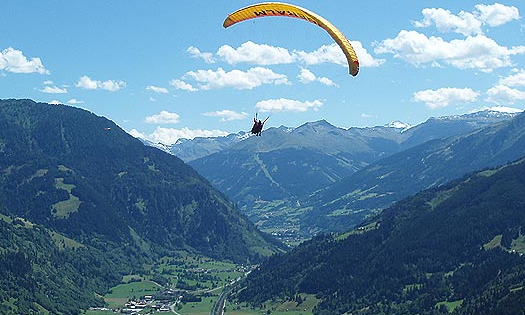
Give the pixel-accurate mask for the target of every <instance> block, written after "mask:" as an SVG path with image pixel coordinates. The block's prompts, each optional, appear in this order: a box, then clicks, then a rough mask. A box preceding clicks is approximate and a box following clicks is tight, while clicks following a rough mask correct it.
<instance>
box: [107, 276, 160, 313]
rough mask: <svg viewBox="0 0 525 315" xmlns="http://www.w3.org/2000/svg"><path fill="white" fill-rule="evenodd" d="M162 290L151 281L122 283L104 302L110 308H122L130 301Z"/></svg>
mask: <svg viewBox="0 0 525 315" xmlns="http://www.w3.org/2000/svg"><path fill="white" fill-rule="evenodd" d="M160 289H162V288H161V287H160V286H159V285H158V284H156V283H153V282H151V281H140V282H131V283H122V284H119V285H117V286H116V287H113V288H112V289H111V290H110V292H109V293H108V294H106V295H105V296H104V300H105V301H106V303H108V307H109V308H112V309H113V308H121V307H122V306H123V305H124V304H125V303H126V302H128V301H129V300H135V299H139V298H140V297H141V296H144V295H153V294H155V293H157V292H158V291H159V290H160Z"/></svg>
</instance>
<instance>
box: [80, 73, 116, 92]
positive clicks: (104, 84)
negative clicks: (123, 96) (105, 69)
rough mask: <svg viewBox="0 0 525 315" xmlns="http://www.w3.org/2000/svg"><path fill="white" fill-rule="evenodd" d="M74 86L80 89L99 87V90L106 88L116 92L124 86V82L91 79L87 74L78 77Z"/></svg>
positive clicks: (96, 88)
mask: <svg viewBox="0 0 525 315" xmlns="http://www.w3.org/2000/svg"><path fill="white" fill-rule="evenodd" d="M75 86H76V87H79V88H81V89H86V90H98V89H101V90H106V91H110V92H116V91H118V90H120V89H121V88H123V87H125V86H126V82H124V81H113V80H107V81H98V80H92V79H91V78H90V77H88V76H87V75H84V76H81V77H80V78H79V79H78V82H77V83H76V84H75Z"/></svg>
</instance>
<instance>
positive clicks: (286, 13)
mask: <svg viewBox="0 0 525 315" xmlns="http://www.w3.org/2000/svg"><path fill="white" fill-rule="evenodd" d="M253 14H255V16H256V17H260V16H265V15H269V16H290V17H295V18H298V19H303V20H306V21H308V22H311V23H314V24H316V25H318V23H317V21H316V20H315V19H313V18H312V17H310V16H308V15H305V14H302V13H297V12H294V11H289V10H261V11H253Z"/></svg>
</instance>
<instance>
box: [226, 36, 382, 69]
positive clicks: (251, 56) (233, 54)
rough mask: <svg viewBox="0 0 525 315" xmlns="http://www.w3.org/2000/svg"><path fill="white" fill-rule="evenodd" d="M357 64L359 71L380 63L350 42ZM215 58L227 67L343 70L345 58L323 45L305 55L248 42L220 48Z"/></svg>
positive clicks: (333, 48)
mask: <svg viewBox="0 0 525 315" xmlns="http://www.w3.org/2000/svg"><path fill="white" fill-rule="evenodd" d="M351 44H352V47H353V48H354V50H355V52H356V54H357V56H358V57H359V63H360V65H361V66H363V67H378V66H380V65H381V64H383V63H384V59H375V58H374V57H373V56H372V55H371V54H370V53H369V52H368V51H367V50H366V49H365V48H364V47H363V45H362V44H361V42H358V41H352V42H351ZM217 56H219V57H220V58H221V59H222V60H224V61H226V62H227V63H229V64H232V65H234V64H238V63H248V64H253V65H260V66H268V65H279V64H290V63H295V62H298V63H303V64H306V65H317V64H322V63H335V64H339V65H342V66H347V64H348V63H347V61H346V57H345V55H344V53H343V51H342V50H341V48H340V47H339V46H338V45H337V44H335V43H333V44H330V45H323V46H321V47H319V48H318V49H316V50H314V51H311V52H307V51H301V50H294V51H292V52H290V51H289V50H288V49H286V48H283V47H275V46H270V45H266V44H256V43H253V42H251V41H248V42H245V43H243V44H241V46H239V47H237V48H233V47H231V46H228V45H224V46H221V47H220V48H219V50H218V51H217Z"/></svg>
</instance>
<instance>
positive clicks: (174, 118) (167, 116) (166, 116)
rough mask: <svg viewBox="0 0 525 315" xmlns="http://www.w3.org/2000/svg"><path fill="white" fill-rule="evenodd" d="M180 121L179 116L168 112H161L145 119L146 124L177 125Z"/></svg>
mask: <svg viewBox="0 0 525 315" xmlns="http://www.w3.org/2000/svg"><path fill="white" fill-rule="evenodd" d="M179 120H180V116H179V114H176V113H170V112H168V111H165V110H163V111H161V112H160V113H159V114H157V115H152V116H148V117H146V119H145V121H146V123H148V124H177V123H178V122H179Z"/></svg>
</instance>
